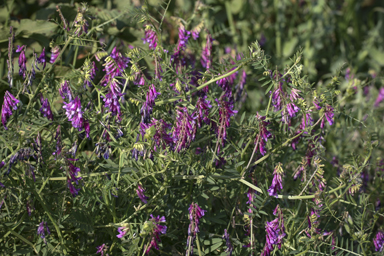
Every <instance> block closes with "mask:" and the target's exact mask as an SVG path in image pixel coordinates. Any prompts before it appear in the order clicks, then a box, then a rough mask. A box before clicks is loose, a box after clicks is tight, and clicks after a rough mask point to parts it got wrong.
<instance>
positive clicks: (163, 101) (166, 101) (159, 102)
mask: <svg viewBox="0 0 384 256" xmlns="http://www.w3.org/2000/svg"><path fill="white" fill-rule="evenodd" d="M244 65H245V63H242V64H240V65H239V66H238V67H237V68H235V69H234V70H231V71H230V72H228V73H226V74H224V75H221V76H218V77H216V78H212V79H211V80H209V81H208V82H205V83H204V84H202V85H200V86H198V87H196V88H195V89H193V90H190V91H188V92H187V93H186V94H185V95H186V96H189V95H191V94H193V93H195V92H197V91H199V90H201V89H203V88H205V87H207V86H208V85H210V84H211V83H214V82H216V81H219V80H220V79H223V78H226V77H228V76H230V75H232V74H234V73H236V72H237V71H239V70H240V69H242V68H243V66H244ZM182 98H183V97H181V96H178V97H173V98H170V99H166V100H159V101H156V102H155V105H157V106H158V105H163V104H165V103H170V102H174V101H177V100H180V99H182Z"/></svg>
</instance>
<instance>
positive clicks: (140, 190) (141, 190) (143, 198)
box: [136, 184, 148, 204]
mask: <svg viewBox="0 0 384 256" xmlns="http://www.w3.org/2000/svg"><path fill="white" fill-rule="evenodd" d="M137 187H138V188H137V189H136V193H137V196H138V197H139V198H140V200H141V201H142V202H143V203H145V204H146V203H148V201H147V200H148V197H147V196H145V195H144V192H145V189H144V188H143V187H142V186H141V185H140V184H138V185H137Z"/></svg>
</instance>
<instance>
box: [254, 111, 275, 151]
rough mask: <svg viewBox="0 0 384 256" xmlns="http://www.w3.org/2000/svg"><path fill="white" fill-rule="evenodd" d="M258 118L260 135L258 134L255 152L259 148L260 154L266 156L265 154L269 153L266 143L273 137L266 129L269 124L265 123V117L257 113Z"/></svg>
mask: <svg viewBox="0 0 384 256" xmlns="http://www.w3.org/2000/svg"><path fill="white" fill-rule="evenodd" d="M256 118H257V119H258V120H259V134H257V135H256V138H255V144H256V146H255V147H256V149H255V150H257V148H259V152H260V154H262V155H263V156H264V155H265V153H267V151H266V150H265V143H266V142H267V141H268V138H270V137H272V135H271V133H270V132H269V131H268V130H267V128H266V126H267V125H268V124H269V122H266V121H264V120H265V116H260V115H259V113H257V114H256Z"/></svg>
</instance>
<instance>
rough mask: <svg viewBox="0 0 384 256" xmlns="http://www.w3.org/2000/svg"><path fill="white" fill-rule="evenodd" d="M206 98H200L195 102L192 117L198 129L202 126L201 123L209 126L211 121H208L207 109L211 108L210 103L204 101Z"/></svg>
mask: <svg viewBox="0 0 384 256" xmlns="http://www.w3.org/2000/svg"><path fill="white" fill-rule="evenodd" d="M206 98H207V97H206V96H204V97H200V98H199V99H198V100H197V102H196V111H195V112H194V113H193V116H194V118H195V120H196V122H197V125H198V127H199V128H200V127H201V125H202V121H204V122H205V123H206V124H209V123H210V122H211V120H210V119H209V117H208V115H209V109H210V108H212V105H211V102H210V101H209V100H207V99H206Z"/></svg>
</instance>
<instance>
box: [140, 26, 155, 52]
mask: <svg viewBox="0 0 384 256" xmlns="http://www.w3.org/2000/svg"><path fill="white" fill-rule="evenodd" d="M142 40H143V41H144V42H143V43H144V44H145V43H148V47H149V49H150V50H155V49H156V47H157V34H156V32H155V31H153V30H152V27H151V26H146V27H145V38H142Z"/></svg>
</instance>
